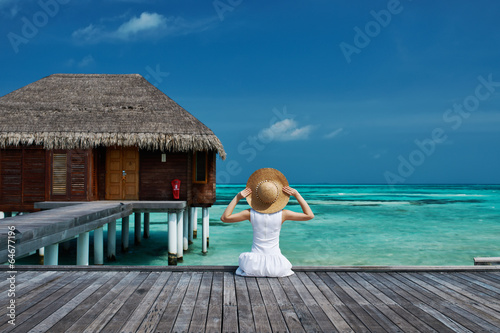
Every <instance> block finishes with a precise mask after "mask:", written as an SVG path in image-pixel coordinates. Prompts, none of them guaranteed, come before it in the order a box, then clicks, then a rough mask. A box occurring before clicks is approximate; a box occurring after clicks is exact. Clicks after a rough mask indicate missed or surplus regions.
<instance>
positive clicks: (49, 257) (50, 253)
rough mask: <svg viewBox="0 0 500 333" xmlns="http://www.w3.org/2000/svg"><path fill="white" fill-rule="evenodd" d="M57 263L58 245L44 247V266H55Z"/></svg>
mask: <svg viewBox="0 0 500 333" xmlns="http://www.w3.org/2000/svg"><path fill="white" fill-rule="evenodd" d="M58 262H59V244H57V243H56V244H52V245H49V246H46V247H45V256H44V259H43V264H44V265H57V264H58Z"/></svg>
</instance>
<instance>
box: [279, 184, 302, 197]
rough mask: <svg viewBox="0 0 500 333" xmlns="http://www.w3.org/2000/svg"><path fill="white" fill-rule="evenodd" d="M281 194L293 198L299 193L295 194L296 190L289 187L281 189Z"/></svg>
mask: <svg viewBox="0 0 500 333" xmlns="http://www.w3.org/2000/svg"><path fill="white" fill-rule="evenodd" d="M283 192H285V193H286V194H288V195H291V196H294V197H295V196H296V195H297V193H299V192H297V190H296V189H294V188H291V187H290V186H285V187H283Z"/></svg>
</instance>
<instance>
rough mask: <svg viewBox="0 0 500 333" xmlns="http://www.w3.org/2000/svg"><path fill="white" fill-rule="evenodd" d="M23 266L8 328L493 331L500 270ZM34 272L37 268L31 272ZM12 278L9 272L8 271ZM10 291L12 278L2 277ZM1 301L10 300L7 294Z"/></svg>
mask: <svg viewBox="0 0 500 333" xmlns="http://www.w3.org/2000/svg"><path fill="white" fill-rule="evenodd" d="M205 268H206V269H202V268H198V269H197V268H196V267H193V266H191V267H186V268H183V267H176V268H175V269H166V268H164V267H150V268H147V267H141V269H137V267H136V268H134V267H126V266H120V267H107V268H103V267H99V268H96V267H81V266H77V267H74V270H73V271H71V270H64V269H58V270H56V269H54V268H53V267H52V268H51V267H40V266H30V267H19V271H18V272H17V273H16V274H17V277H18V279H17V280H16V281H17V283H18V285H17V287H18V289H17V290H18V293H17V294H16V326H12V325H10V324H9V323H8V322H7V320H8V317H7V316H6V314H7V312H6V307H5V306H2V309H0V315H2V318H4V321H3V322H1V323H0V331H2V332H27V331H33V332H85V331H86V332H286V331H288V332H313V331H314V332H373V331H377V332H378V331H380V332H385V331H389V332H456V331H461V332H468V331H469V332H470V331H472V332H481V331H486V332H495V331H498V327H500V269H490V270H480V271H474V270H465V271H464V270H457V271H451V270H447V271H439V270H437V269H436V270H434V271H431V270H426V271H421V272H418V269H417V271H416V272H407V271H400V272H398V271H397V268H393V269H392V270H391V271H390V272H378V271H374V270H370V269H366V270H362V269H361V268H359V269H357V270H356V271H354V270H352V268H351V269H348V270H346V271H341V270H340V269H339V268H338V267H337V268H332V269H331V271H328V269H327V268H326V267H322V268H321V269H318V271H314V270H313V269H304V268H298V269H297V271H296V274H295V275H292V276H290V277H286V278H243V277H240V276H236V275H234V270H232V271H231V270H229V268H228V267H220V268H217V267H205ZM29 269H33V270H32V271H30V270H29ZM1 271H2V274H4V273H5V274H7V269H5V267H4V268H2V269H1ZM0 286H3V288H4V289H5V288H6V287H7V286H6V284H5V283H3V282H2V283H0ZM2 304H3V305H5V304H7V303H6V302H5V300H2Z"/></svg>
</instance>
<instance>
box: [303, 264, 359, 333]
mask: <svg viewBox="0 0 500 333" xmlns="http://www.w3.org/2000/svg"><path fill="white" fill-rule="evenodd" d="M298 277H299V278H300V279H301V280H302V282H303V283H304V285H305V286H306V288H307V290H309V292H310V293H311V295H312V296H313V297H314V299H315V300H316V302H317V303H318V304H319V306H320V307H321V309H322V310H323V312H325V314H326V315H327V316H328V318H329V319H330V321H331V322H332V323H333V325H334V326H335V328H336V329H337V331H339V332H354V331H353V330H352V328H351V326H349V324H348V323H347V322H346V321H345V319H344V318H343V317H342V315H341V314H340V313H339V311H338V310H337V309H336V308H335V307H334V306H333V305H332V303H330V301H329V300H328V299H327V295H326V294H324V293H323V291H322V290H321V289H323V290H324V288H325V285H324V283H323V282H322V281H321V279H320V278H319V277H318V276H317V275H316V274H315V273H313V272H308V273H305V274H298ZM327 294H328V293H327Z"/></svg>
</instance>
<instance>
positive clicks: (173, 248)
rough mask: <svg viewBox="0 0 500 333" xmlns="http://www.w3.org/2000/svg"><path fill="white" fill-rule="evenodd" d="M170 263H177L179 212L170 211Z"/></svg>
mask: <svg viewBox="0 0 500 333" xmlns="http://www.w3.org/2000/svg"><path fill="white" fill-rule="evenodd" d="M168 264H169V265H177V214H176V212H175V211H170V212H169V213H168Z"/></svg>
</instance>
